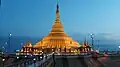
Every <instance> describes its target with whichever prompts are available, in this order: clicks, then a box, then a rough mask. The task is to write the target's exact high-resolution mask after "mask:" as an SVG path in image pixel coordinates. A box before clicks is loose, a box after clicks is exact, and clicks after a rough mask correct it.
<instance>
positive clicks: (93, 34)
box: [90, 34, 94, 50]
mask: <svg viewBox="0 0 120 67" xmlns="http://www.w3.org/2000/svg"><path fill="white" fill-rule="evenodd" d="M90 36H91V39H92V48H93V50H94V45H93V36H94V34H90Z"/></svg>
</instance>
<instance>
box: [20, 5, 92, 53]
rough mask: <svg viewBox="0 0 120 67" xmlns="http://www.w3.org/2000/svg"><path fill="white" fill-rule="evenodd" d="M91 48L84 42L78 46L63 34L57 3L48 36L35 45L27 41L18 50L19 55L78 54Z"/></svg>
mask: <svg viewBox="0 0 120 67" xmlns="http://www.w3.org/2000/svg"><path fill="white" fill-rule="evenodd" d="M90 50H91V47H90V46H89V45H88V43H87V42H86V41H85V42H83V44H82V45H80V44H79V43H78V42H77V41H75V40H73V39H72V38H71V37H70V36H68V35H67V34H66V33H65V32H64V28H63V24H62V23H61V21H60V11H59V5H58V3H57V10H56V19H55V22H54V24H53V26H52V29H51V31H50V32H49V34H48V35H47V36H46V37H44V38H43V39H42V40H41V41H39V42H37V43H36V44H35V45H31V43H30V42H29V41H28V42H27V43H26V44H25V46H23V48H22V49H21V50H20V52H18V53H21V54H40V53H43V52H44V53H51V52H56V53H62V52H65V53H66V52H68V53H80V52H81V51H85V52H86V51H90Z"/></svg>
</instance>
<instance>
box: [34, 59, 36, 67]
mask: <svg viewBox="0 0 120 67" xmlns="http://www.w3.org/2000/svg"><path fill="white" fill-rule="evenodd" d="M33 61H34V67H36V65H35V61H36V59H35V58H33Z"/></svg>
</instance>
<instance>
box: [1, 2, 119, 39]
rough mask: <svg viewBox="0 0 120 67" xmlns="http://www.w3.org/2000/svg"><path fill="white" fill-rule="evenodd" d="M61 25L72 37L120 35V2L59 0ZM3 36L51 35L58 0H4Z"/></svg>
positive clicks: (2, 7)
mask: <svg viewBox="0 0 120 67" xmlns="http://www.w3.org/2000/svg"><path fill="white" fill-rule="evenodd" d="M59 5H60V15H61V22H62V23H63V24H64V29H65V31H66V33H68V34H69V35H72V34H79V33H82V34H88V33H94V34H99V33H105V35H106V34H110V36H108V37H107V38H112V37H118V36H120V31H119V30H120V19H119V18H120V0H59ZM0 8H1V9H2V11H0V12H1V13H2V18H1V19H0V36H8V34H9V33H12V34H13V36H31V37H40V36H44V35H47V34H48V32H49V31H50V30H51V27H52V24H53V23H54V20H55V12H56V0H2V5H1V7H0Z"/></svg>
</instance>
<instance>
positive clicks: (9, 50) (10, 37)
mask: <svg viewBox="0 0 120 67" xmlns="http://www.w3.org/2000/svg"><path fill="white" fill-rule="evenodd" d="M11 36H12V34H9V42H8V48H9V53H10V40H11Z"/></svg>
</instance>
